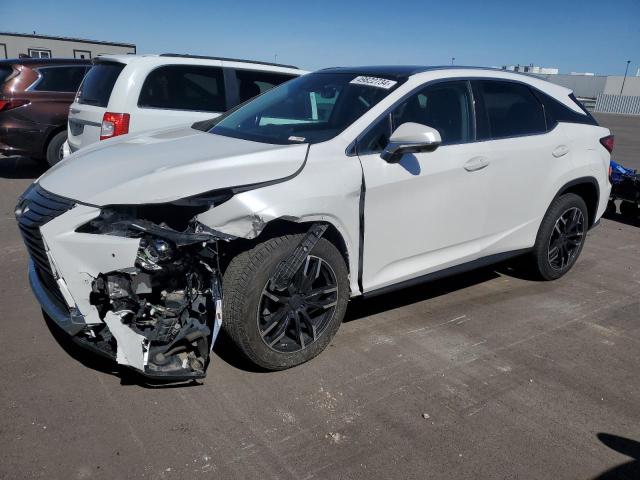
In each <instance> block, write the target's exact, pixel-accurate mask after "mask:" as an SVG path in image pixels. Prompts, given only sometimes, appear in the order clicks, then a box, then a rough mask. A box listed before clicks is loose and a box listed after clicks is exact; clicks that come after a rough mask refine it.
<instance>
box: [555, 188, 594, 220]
mask: <svg viewBox="0 0 640 480" xmlns="http://www.w3.org/2000/svg"><path fill="white" fill-rule="evenodd" d="M566 193H573V194H575V195H578V196H579V197H580V198H582V199H583V200H584V203H585V204H586V205H587V214H588V217H589V228H591V227H592V226H593V225H594V224H595V221H596V215H597V213H598V204H599V203H600V186H599V185H598V181H597V180H596V179H595V178H594V177H580V178H576V179H574V180H571V181H570V182H567V183H566V184H564V185H563V186H562V187H561V188H560V190H558V193H557V194H556V195H555V197H553V200H555V199H556V198H558V197H560V196H561V195H564V194H566Z"/></svg>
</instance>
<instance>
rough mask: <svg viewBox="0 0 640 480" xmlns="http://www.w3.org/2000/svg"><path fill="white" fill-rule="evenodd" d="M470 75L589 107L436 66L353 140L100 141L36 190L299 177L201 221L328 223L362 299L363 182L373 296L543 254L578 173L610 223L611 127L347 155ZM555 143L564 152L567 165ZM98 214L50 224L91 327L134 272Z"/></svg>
mask: <svg viewBox="0 0 640 480" xmlns="http://www.w3.org/2000/svg"><path fill="white" fill-rule="evenodd" d="M459 77H492V78H505V79H511V80H519V81H522V82H524V83H528V84H530V85H532V86H534V87H536V88H539V89H541V90H543V91H545V92H547V93H548V94H550V95H552V96H554V97H556V98H557V99H558V101H560V102H563V103H566V104H567V106H568V107H569V108H573V109H574V110H575V108H578V107H577V106H575V105H573V104H572V102H571V101H570V100H569V99H568V96H567V95H568V93H569V90H567V89H565V88H563V87H559V86H557V85H553V84H550V83H547V82H544V81H542V80H539V79H536V78H533V77H526V76H522V75H517V74H511V73H508V72H495V71H487V70H473V69H469V70H467V69H453V70H436V71H429V72H425V73H420V74H416V75H414V76H412V77H410V78H409V79H408V80H407V81H406V82H405V83H404V84H402V85H400V86H399V87H398V88H397V89H396V90H395V91H393V92H392V93H391V94H390V95H389V96H387V97H386V98H385V99H383V100H382V101H381V102H380V103H379V104H378V105H376V106H375V107H374V108H372V109H371V110H370V111H369V112H367V113H365V114H364V115H363V116H361V117H360V118H359V119H357V120H356V121H355V122H354V123H353V124H352V125H351V126H349V127H348V128H347V129H345V131H344V132H342V133H341V134H339V135H338V136H336V137H335V138H333V139H332V140H329V141H326V142H322V143H318V144H313V145H311V146H310V147H309V146H308V145H305V144H294V145H268V144H262V143H257V142H250V141H243V140H239V139H234V138H229V137H222V136H219V135H212V134H208V133H203V132H199V131H196V130H193V129H189V128H172V129H165V130H161V131H156V132H152V133H147V134H140V135H138V136H135V135H130V136H125V137H120V138H115V139H113V140H109V141H105V142H100V144H97V145H95V146H91V147H88V148H87V149H85V150H83V151H81V152H78V153H76V154H73V155H72V156H71V157H69V158H68V159H66V160H65V161H63V162H61V163H60V164H59V165H58V166H56V167H54V168H53V169H51V170H50V171H49V172H47V173H46V174H44V175H43V176H42V177H41V179H40V180H39V181H40V183H41V185H42V186H43V187H44V188H45V189H47V190H49V191H51V192H53V193H55V194H58V195H61V196H64V197H68V198H72V199H75V200H79V201H82V202H84V203H87V204H92V205H108V204H142V203H159V202H165V201H171V200H176V199H179V198H184V197H189V196H192V195H197V194H200V193H203V192H206V191H210V190H213V189H218V188H227V187H232V186H238V185H247V184H252V183H257V182H266V181H270V180H277V179H283V178H285V177H290V178H287V180H286V181H283V182H279V183H273V184H271V185H269V186H266V187H262V188H257V189H253V190H249V191H245V192H243V193H238V194H236V195H235V196H234V197H233V198H232V199H230V200H228V201H227V202H225V203H223V204H221V205H220V206H217V207H215V208H212V209H210V210H208V211H206V212H204V213H202V214H200V215H198V216H197V220H198V221H200V222H201V223H203V224H205V225H208V226H209V227H211V228H214V229H217V230H220V231H223V232H226V233H229V234H233V235H237V236H240V237H245V238H254V237H256V236H257V235H259V234H260V232H261V231H262V229H263V228H264V226H265V225H266V224H267V223H268V222H270V221H272V220H274V219H277V218H287V219H290V220H292V221H297V222H313V221H323V222H328V223H330V224H332V225H333V226H334V227H335V228H336V229H337V231H338V232H339V233H340V235H341V236H342V237H343V239H344V242H345V244H346V248H347V252H348V262H349V265H348V266H349V271H350V279H349V281H350V287H351V295H358V294H360V293H361V292H360V288H359V285H358V276H357V272H358V270H359V252H360V215H359V207H360V192H361V185H362V177H363V174H364V177H365V181H366V201H365V204H364V222H365V224H364V227H365V228H364V231H365V241H364V246H363V278H362V283H363V286H364V290H365V291H368V290H373V289H376V288H380V287H384V286H387V285H392V284H395V283H398V282H401V281H403V280H409V279H412V278H415V277H417V276H420V275H423V274H425V273H431V272H435V271H438V270H441V269H444V268H447V267H451V266H455V265H459V264H462V263H464V262H467V261H471V260H475V259H477V258H480V257H483V256H487V255H491V254H495V253H500V252H505V251H510V250H515V249H520V248H526V247H530V246H532V245H533V243H534V241H535V237H536V234H537V231H538V228H539V225H540V221H541V219H542V217H543V215H544V213H545V211H546V210H547V208H548V206H549V204H550V203H551V201H552V199H553V198H554V196H555V194H556V193H557V192H558V190H559V189H560V188H561V186H563V185H564V184H566V183H567V182H569V181H571V180H573V179H576V178H580V177H586V176H590V177H595V178H596V179H597V181H598V183H599V186H600V203H599V205H598V212H597V218H599V217H600V216H601V215H602V213H603V212H604V210H605V208H606V203H607V198H608V195H609V189H610V185H609V182H608V179H607V171H608V164H609V155H608V153H607V152H606V150H605V149H604V148H603V147H602V146H601V145H600V144H599V142H598V139H599V138H601V137H603V136H605V135H607V134H608V133H609V131H608V130H607V129H605V128H601V127H596V126H590V125H583V124H560V125H558V126H557V127H556V128H555V129H554V130H552V131H551V132H549V133H546V134H541V135H532V136H527V137H518V138H508V139H501V140H495V141H483V142H474V143H467V144H461V145H446V146H440V147H439V148H437V149H436V150H435V151H433V152H425V153H417V154H414V155H405V157H404V158H403V159H402V160H401V161H400V163H397V164H390V163H387V162H386V161H384V160H383V159H382V158H381V157H380V155H379V154H370V155H363V156H361V157H358V156H355V155H347V153H346V152H347V149H348V147H349V146H350V145H351V144H352V143H353V141H354V140H355V139H356V138H357V137H358V136H359V135H360V134H361V133H362V132H363V131H364V130H365V129H366V128H367V127H368V126H369V125H371V123H372V122H373V121H375V120H376V119H377V118H378V117H379V116H380V115H381V114H382V113H383V112H384V111H386V110H387V109H388V108H389V107H390V106H392V105H393V104H394V103H395V102H397V101H398V100H399V99H400V98H402V97H403V96H405V95H406V94H407V93H409V92H410V91H413V90H414V89H415V88H417V87H419V86H421V85H423V84H424V83H425V82H429V81H432V80H437V79H446V78H459ZM572 105H573V106H572ZM574 107H575V108H574ZM558 146H564V147H566V149H567V152H566V153H565V154H563V155H562V156H561V157H559V158H556V157H554V155H553V152H554V151H555V149H557V147H558ZM307 153H308V155H307ZM305 158H306V163H305ZM474 159H482V161H483V162H484V163H483V167H482V168H468V167H469V166H471V167H473V166H474V165H475V164H474V163H473V162H472V163H471V164H470V163H469V162H470V160H474ZM474 161H475V160H474ZM98 214H99V208H96V207H92V206H87V205H77V206H76V207H75V208H73V209H71V210H70V211H68V212H66V213H65V214H63V215H61V216H59V217H57V218H56V219H54V220H53V221H51V222H49V223H47V224H46V225H45V226H44V227H42V229H41V232H42V235H43V237H44V239H45V242H46V244H47V246H48V249H49V254H50V255H51V258H52V259H53V261H54V263H55V266H56V270H57V271H58V272H59V273H60V276H61V277H62V280H63V281H64V284H65V285H66V287H67V289H68V293H69V294H70V296H71V297H72V298H71V299H72V300H73V301H74V302H75V304H76V305H77V307H78V309H79V310H80V312H81V313H82V314H83V315H84V316H85V318H86V320H87V323H89V324H92V323H94V324H95V323H100V322H101V321H100V319H99V318H98V316H97V312H96V310H95V307H93V306H91V305H90V304H89V293H90V291H91V280H92V278H94V277H95V276H97V275H98V274H99V273H101V272H102V273H106V272H110V271H113V270H119V269H125V268H129V267H132V266H133V265H134V262H135V254H136V251H137V248H138V240H135V239H127V238H122V237H116V236H109V235H91V234H83V233H78V232H76V231H75V230H76V228H77V227H78V226H80V225H82V224H84V223H86V222H88V221H89V220H91V219H92V218H95V217H96V216H97V215H98ZM71 299H70V300H71ZM460 318H462V317H459V318H458V319H454V320H459V319H460ZM136 355H137V354H136ZM123 358H128V357H123ZM136 361H138V360H137V357H136Z"/></svg>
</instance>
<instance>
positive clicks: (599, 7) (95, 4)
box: [0, 0, 640, 75]
mask: <svg viewBox="0 0 640 480" xmlns="http://www.w3.org/2000/svg"><path fill="white" fill-rule="evenodd" d="M0 30H1V31H10V32H21V33H30V32H33V31H34V30H35V31H36V32H37V33H41V34H49V35H60V36H70V37H81V38H89V39H96V40H111V41H121V42H128V43H135V44H136V45H137V47H138V53H162V52H174V53H191V54H200V55H216V56H226V57H239V58H248V59H255V60H265V61H273V60H274V58H276V57H275V56H276V55H277V60H278V62H281V63H290V64H294V65H297V66H299V67H301V68H307V69H311V70H313V69H317V68H322V67H329V66H337V65H365V64H420V65H425V64H426V65H442V64H450V63H451V58H452V57H455V63H456V64H458V65H480V66H500V65H505V64H529V63H534V64H535V65H540V66H549V67H558V68H560V71H561V72H564V73H568V72H571V71H578V72H584V71H587V72H595V73H601V74H617V75H621V74H622V73H624V67H625V64H626V61H627V60H631V67H630V69H629V72H630V74H635V72H636V70H637V69H638V67H640V0H600V1H595V0H580V1H576V0H570V1H565V0H553V1H549V0H540V1H523V0H511V1H497V0H494V1H491V0H488V1H482V0H476V1H472V0H468V1H465V0H458V1H455V0H450V1H436V2H433V1H429V0H411V1H404V2H403V1H394V0H367V1H362V0H341V1H336V0H323V1H318V2H314V1H309V0H298V1H290V0H284V1H279V0H270V1H267V0H262V1H260V2H253V1H251V0H235V1H227V0H210V1H195V0H192V1H185V0H183V1H176V0H172V1H165V0H156V1H139V2H136V1H134V0H129V1H123V0H102V1H94V0H83V1H76V0H47V1H40V0H29V1H27V0H0Z"/></svg>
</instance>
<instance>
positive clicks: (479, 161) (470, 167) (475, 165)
mask: <svg viewBox="0 0 640 480" xmlns="http://www.w3.org/2000/svg"><path fill="white" fill-rule="evenodd" d="M488 165H489V159H488V158H487V157H473V158H472V159H470V160H467V162H466V163H465V164H464V169H465V170H466V171H467V172H475V171H476V170H482V169H483V168H484V167H486V166H488Z"/></svg>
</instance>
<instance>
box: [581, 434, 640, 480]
mask: <svg viewBox="0 0 640 480" xmlns="http://www.w3.org/2000/svg"><path fill="white" fill-rule="evenodd" d="M597 437H598V440H600V441H601V442H602V443H603V444H604V445H606V446H607V447H609V448H610V449H611V450H614V451H616V452H618V453H620V454H622V455H625V456H627V457H629V460H628V461H626V462H624V463H621V464H620V465H617V466H615V467H613V468H610V469H608V470H606V471H604V472H602V473H600V474H599V475H597V476H595V477H593V478H592V479H591V480H635V479H638V478H640V442H638V441H636V440H631V439H629V438H625V437H620V436H618V435H612V434H610V433H598V435H597Z"/></svg>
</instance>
